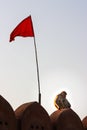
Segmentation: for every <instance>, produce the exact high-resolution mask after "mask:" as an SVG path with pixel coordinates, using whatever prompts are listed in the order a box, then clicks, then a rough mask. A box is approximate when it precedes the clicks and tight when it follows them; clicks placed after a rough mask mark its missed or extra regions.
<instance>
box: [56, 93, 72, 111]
mask: <svg viewBox="0 0 87 130" xmlns="http://www.w3.org/2000/svg"><path fill="white" fill-rule="evenodd" d="M66 95H67V93H66V92H65V91H62V92H61V93H60V94H58V95H57V96H56V97H55V99H54V106H55V107H56V108H57V109H59V110H61V109H64V108H70V107H71V104H70V103H69V102H68V100H67V99H66Z"/></svg>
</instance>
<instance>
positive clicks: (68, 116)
mask: <svg viewBox="0 0 87 130" xmlns="http://www.w3.org/2000/svg"><path fill="white" fill-rule="evenodd" d="M50 119H51V121H52V126H53V130H83V129H84V128H83V125H82V122H81V120H80V118H79V116H78V115H77V114H76V113H75V112H74V111H73V110H72V109H69V108H68V109H62V110H57V111H55V112H54V113H52V114H51V115H50Z"/></svg>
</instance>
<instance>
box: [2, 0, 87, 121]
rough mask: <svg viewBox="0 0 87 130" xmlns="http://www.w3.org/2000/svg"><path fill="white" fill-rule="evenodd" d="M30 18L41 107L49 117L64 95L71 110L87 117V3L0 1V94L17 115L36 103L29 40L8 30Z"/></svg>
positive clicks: (86, 0)
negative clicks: (20, 109)
mask: <svg viewBox="0 0 87 130" xmlns="http://www.w3.org/2000/svg"><path fill="white" fill-rule="evenodd" d="M29 15H31V16H32V21H33V26H34V32H35V36H36V44H37V52H38V62H39V71H40V84H41V94H42V99H41V102H42V103H41V104H42V106H43V107H44V108H45V109H46V110H47V112H48V113H49V114H51V113H52V112H54V111H55V110H56V108H55V107H54V104H53V101H54V97H55V96H56V94H58V93H60V92H61V91H62V90H65V91H66V92H67V99H68V100H69V102H70V103H71V108H72V109H73V110H74V111H75V112H76V113H77V114H78V115H79V116H80V117H81V119H83V118H84V117H85V116H87V102H86V99H87V0H42V1H41V0H36V1H35V0H3V1H2V2H1V4H0V94H1V95H2V96H3V97H4V98H5V99H7V101H8V102H9V103H10V104H11V105H12V107H13V109H14V110H15V109H16V108H17V107H19V106H20V105H22V104H23V103H26V102H32V101H38V85H37V75H36V61H35V53H34V44H33V43H34V41H33V38H30V37H28V38H22V37H16V39H15V41H14V42H12V43H9V37H10V33H11V32H12V30H13V29H14V28H15V27H16V25H17V24H19V23H20V22H21V21H22V20H23V19H24V18H26V17H28V16H29Z"/></svg>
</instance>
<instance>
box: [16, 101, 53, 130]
mask: <svg viewBox="0 0 87 130" xmlns="http://www.w3.org/2000/svg"><path fill="white" fill-rule="evenodd" d="M15 114H16V118H17V120H18V129H19V130H51V120H50V117H49V115H48V113H47V112H46V111H45V109H44V108H43V107H42V106H41V105H40V104H39V103H37V102H31V103H25V104H23V105H21V106H20V107H18V108H17V109H16V110H15Z"/></svg>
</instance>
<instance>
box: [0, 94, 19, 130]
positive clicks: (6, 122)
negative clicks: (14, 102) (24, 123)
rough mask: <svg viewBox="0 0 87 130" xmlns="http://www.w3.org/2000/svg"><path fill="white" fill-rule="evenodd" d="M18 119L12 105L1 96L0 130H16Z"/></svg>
mask: <svg viewBox="0 0 87 130" xmlns="http://www.w3.org/2000/svg"><path fill="white" fill-rule="evenodd" d="M16 128H17V127H16V117H15V113H14V111H13V109H12V107H11V105H10V104H9V103H8V102H7V101H6V100H5V99H4V98H3V97H2V96H1V95H0V130H16Z"/></svg>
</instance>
